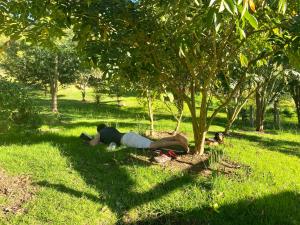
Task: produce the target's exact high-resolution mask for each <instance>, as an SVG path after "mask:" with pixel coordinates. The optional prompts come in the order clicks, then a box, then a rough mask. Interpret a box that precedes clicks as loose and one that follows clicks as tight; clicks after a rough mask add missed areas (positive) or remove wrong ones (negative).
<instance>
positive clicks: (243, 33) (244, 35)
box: [239, 27, 246, 39]
mask: <svg viewBox="0 0 300 225" xmlns="http://www.w3.org/2000/svg"><path fill="white" fill-rule="evenodd" d="M239 33H240V39H244V38H246V34H245V31H244V30H243V29H242V28H240V27H239Z"/></svg>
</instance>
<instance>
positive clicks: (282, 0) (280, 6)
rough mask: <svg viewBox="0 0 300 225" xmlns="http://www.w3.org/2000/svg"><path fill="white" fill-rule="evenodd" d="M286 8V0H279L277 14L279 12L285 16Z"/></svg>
mask: <svg viewBox="0 0 300 225" xmlns="http://www.w3.org/2000/svg"><path fill="white" fill-rule="evenodd" d="M286 8H287V2H286V0H279V2H278V12H281V13H283V14H285V11H286Z"/></svg>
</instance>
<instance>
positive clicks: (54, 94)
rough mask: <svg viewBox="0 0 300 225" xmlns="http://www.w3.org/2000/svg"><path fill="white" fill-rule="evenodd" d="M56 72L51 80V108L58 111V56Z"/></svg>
mask: <svg viewBox="0 0 300 225" xmlns="http://www.w3.org/2000/svg"><path fill="white" fill-rule="evenodd" d="M54 60H55V61H54V73H53V76H52V78H51V81H50V93H51V110H52V112H55V113H57V112H58V109H57V91H58V76H59V74H58V56H56V57H55V59H54Z"/></svg>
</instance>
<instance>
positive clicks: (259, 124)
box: [255, 91, 264, 132]
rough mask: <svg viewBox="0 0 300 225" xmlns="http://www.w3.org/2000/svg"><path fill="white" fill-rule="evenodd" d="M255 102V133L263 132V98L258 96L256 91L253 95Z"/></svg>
mask: <svg viewBox="0 0 300 225" xmlns="http://www.w3.org/2000/svg"><path fill="white" fill-rule="evenodd" d="M255 101H256V121H255V122H256V131H259V132H263V131H264V103H263V97H262V96H261V95H260V93H259V92H258V91H256V95H255Z"/></svg>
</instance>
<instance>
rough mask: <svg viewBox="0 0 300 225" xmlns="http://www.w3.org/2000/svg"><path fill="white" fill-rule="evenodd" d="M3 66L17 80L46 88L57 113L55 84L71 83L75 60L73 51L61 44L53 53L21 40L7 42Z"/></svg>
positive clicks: (74, 70)
mask: <svg viewBox="0 0 300 225" xmlns="http://www.w3.org/2000/svg"><path fill="white" fill-rule="evenodd" d="M3 66H4V68H5V69H6V71H7V72H8V73H9V74H10V76H12V77H15V78H16V79H17V80H18V81H21V82H23V83H26V84H30V85H37V86H41V87H44V88H45V87H49V88H50V93H51V109H52V111H53V112H57V111H58V108H57V92H58V85H59V83H60V84H62V85H63V84H68V83H72V82H74V80H75V74H76V73H75V72H76V70H77V68H78V59H77V56H76V54H75V53H74V52H73V50H72V49H70V48H67V47H65V46H64V47H63V46H62V47H61V48H58V49H57V50H56V51H55V52H53V51H51V50H49V49H47V48H44V47H40V46H30V45H28V44H27V43H25V42H20V43H18V42H11V43H10V44H9V45H8V46H7V49H6V56H5V59H4V60H3Z"/></svg>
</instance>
